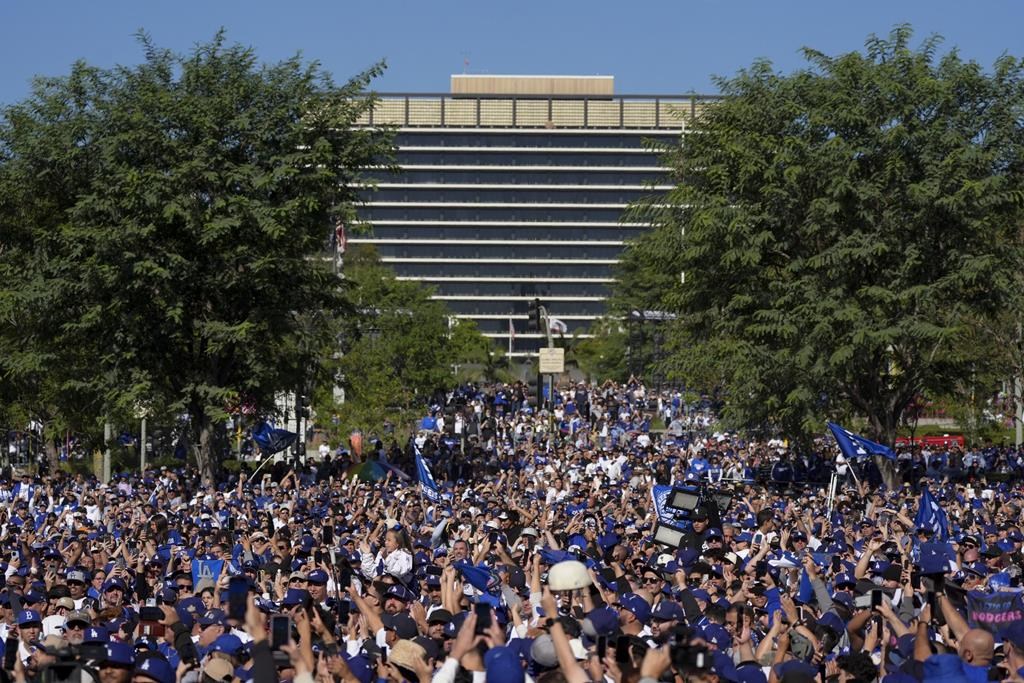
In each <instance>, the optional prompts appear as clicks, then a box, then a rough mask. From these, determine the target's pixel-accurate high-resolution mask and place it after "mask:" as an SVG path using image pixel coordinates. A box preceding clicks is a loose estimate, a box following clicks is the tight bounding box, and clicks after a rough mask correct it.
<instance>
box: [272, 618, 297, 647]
mask: <svg viewBox="0 0 1024 683" xmlns="http://www.w3.org/2000/svg"><path fill="white" fill-rule="evenodd" d="M291 637H292V618H291V617H290V616H288V615H287V614H275V615H273V616H272V617H270V647H271V648H272V649H274V650H280V649H281V647H282V646H283V645H287V644H288V641H289V640H290V639H291Z"/></svg>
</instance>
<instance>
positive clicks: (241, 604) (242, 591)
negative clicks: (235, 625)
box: [228, 576, 249, 622]
mask: <svg viewBox="0 0 1024 683" xmlns="http://www.w3.org/2000/svg"><path fill="white" fill-rule="evenodd" d="M248 608H249V580H248V579H247V578H245V577H244V576H232V577H231V579H230V580H229V581H228V618H229V619H235V620H237V621H240V622H244V621H245V612H246V610H247V609H248Z"/></svg>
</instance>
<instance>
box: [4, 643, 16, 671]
mask: <svg viewBox="0 0 1024 683" xmlns="http://www.w3.org/2000/svg"><path fill="white" fill-rule="evenodd" d="M17 656H18V639H17V638H15V637H14V636H7V640H6V641H4V671H14V667H15V663H16V659H15V658H16V657H17Z"/></svg>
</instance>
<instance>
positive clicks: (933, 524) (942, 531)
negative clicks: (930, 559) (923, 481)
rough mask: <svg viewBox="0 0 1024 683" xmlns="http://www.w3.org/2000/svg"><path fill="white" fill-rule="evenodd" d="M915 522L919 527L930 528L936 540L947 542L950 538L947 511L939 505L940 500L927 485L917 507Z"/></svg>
mask: <svg viewBox="0 0 1024 683" xmlns="http://www.w3.org/2000/svg"><path fill="white" fill-rule="evenodd" d="M914 524H915V525H916V526H917V528H919V529H930V530H931V532H932V534H933V535H934V538H935V540H936V541H940V542H942V543H945V542H946V541H948V540H949V519H948V518H947V517H946V511H945V510H943V509H942V506H941V505H939V501H937V500H935V497H934V496H933V495H932V492H931V491H929V490H928V487H927V486H926V487H925V488H924V490H923V491H922V492H921V502H920V503H919V504H918V507H917V516H916V517H914Z"/></svg>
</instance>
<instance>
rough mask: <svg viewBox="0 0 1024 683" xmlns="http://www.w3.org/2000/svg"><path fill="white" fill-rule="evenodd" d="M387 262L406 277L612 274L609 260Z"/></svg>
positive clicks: (578, 276) (592, 276) (590, 275)
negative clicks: (570, 261) (563, 261)
mask: <svg viewBox="0 0 1024 683" xmlns="http://www.w3.org/2000/svg"><path fill="white" fill-rule="evenodd" d="M388 265H389V266H390V267H391V268H392V269H393V270H394V271H395V273H396V274H398V275H399V276H406V277H514V278H611V277H612V266H611V265H610V264H602V263H594V262H593V261H579V262H577V263H543V262H542V263H479V262H476V263H473V262H470V263H444V262H442V263H437V262H430V261H427V262H424V263H395V262H390V263H388Z"/></svg>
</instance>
